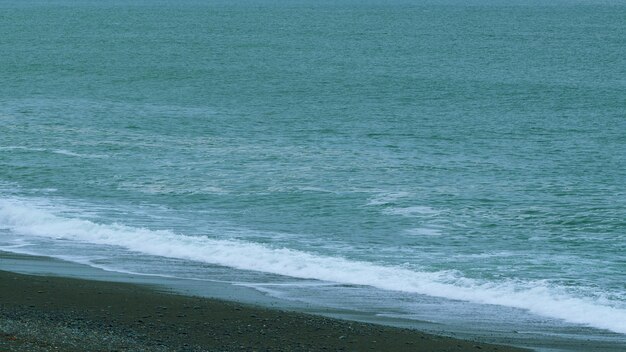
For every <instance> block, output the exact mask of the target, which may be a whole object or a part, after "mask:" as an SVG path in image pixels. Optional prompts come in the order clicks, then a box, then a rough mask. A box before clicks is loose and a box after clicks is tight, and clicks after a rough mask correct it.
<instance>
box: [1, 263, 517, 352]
mask: <svg viewBox="0 0 626 352" xmlns="http://www.w3.org/2000/svg"><path fill="white" fill-rule="evenodd" d="M9 351H22V352H31V351H33V352H39V351H68V352H72V351H138V352H140V351H158V352H160V351H185V352H195V351H429V352H431V351H498V352H513V351H523V350H522V349H518V348H514V347H508V346H497V345H489V344H484V343H478V342H474V341H465V340H457V339H453V338H448V337H440V336H434V335H429V334H424V333H421V332H419V331H416V330H410V329H400V328H394V327H388V326H381V325H375V324H367V323H359V322H353V321H345V320H339V319H331V318H326V317H320V316H314V315H308V314H302V313H296V312H285V311H280V310H275V309H267V308H261V307H255V306H248V305H242V304H238V303H233V302H226V301H220V300H213V299H207V298H199V297H189V296H181V295H176V294H171V293H164V292H159V291H157V290H154V289H152V288H149V287H143V286H138V285H131V284H121V283H110V282H99V281H87V280H77V279H67V278H58V277H45V276H29V275H20V274H15V273H9V272H3V271H0V352H9Z"/></svg>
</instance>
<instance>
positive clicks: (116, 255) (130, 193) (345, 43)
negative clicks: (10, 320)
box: [0, 0, 626, 346]
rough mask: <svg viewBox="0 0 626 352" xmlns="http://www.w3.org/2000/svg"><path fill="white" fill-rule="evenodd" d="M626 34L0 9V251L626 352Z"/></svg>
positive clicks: (216, 5)
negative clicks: (611, 345)
mask: <svg viewBox="0 0 626 352" xmlns="http://www.w3.org/2000/svg"><path fill="white" fill-rule="evenodd" d="M625 19H626V3H624V2H620V1H613V2H611V1H603V2H600V1H597V2H596V1H560V2H556V3H555V2H551V3H550V4H549V5H548V4H544V3H542V2H540V1H537V2H513V3H511V4H507V3H506V2H495V1H493V2H471V3H469V4H464V3H462V2H452V1H448V2H436V1H431V2H428V3H419V4H418V2H417V1H416V2H410V1H397V2H393V1H391V2H387V1H365V2H357V1H345V2H344V1H339V2H317V1H312V0H311V1H309V0H300V1H264V0H258V1H256V0H250V1H234V2H227V1H223V2H212V1H171V2H169V1H148V0H146V1H102V2H97V1H77V2H75V1H71V2H70V1H47V2H35V1H0V249H2V250H8V251H15V252H23V253H33V254H42V255H48V256H53V257H58V258H63V259H66V260H71V261H76V262H80V263H86V264H89V265H92V266H97V267H101V268H106V269H107V270H114V271H122V272H133V273H142V274H151V275H164V276H173V277H182V278H190V279H195V280H207V281H220V282H230V283H233V284H237V285H245V286H249V287H253V288H255V289H257V290H259V291H261V292H264V293H266V294H268V295H272V296H275V297H278V298H281V299H284V300H288V301H298V302H304V303H306V304H316V305H321V306H325V307H329V308H339V307H340V308H349V309H353V310H355V311H361V312H367V313H371V314H375V315H376V316H379V317H381V319H382V318H383V317H387V318H398V319H404V320H408V321H416V322H417V321H427V322H432V323H434V324H439V325H438V326H444V328H443V330H446V329H447V328H445V326H449V327H450V329H451V330H456V331H464V332H468V331H469V332H470V333H471V332H475V333H477V334H479V335H480V329H481V327H486V328H485V329H487V328H488V329H489V330H490V331H492V332H493V331H499V332H501V333H502V334H505V335H506V334H513V333H515V334H517V335H518V336H519V335H523V334H528V336H531V335H532V336H535V337H536V336H543V335H545V336H552V337H554V336H559V337H560V338H563V339H566V340H567V339H571V340H573V341H574V340H576V339H585V340H588V339H592V340H594V341H609V340H610V341H614V342H615V341H617V342H616V343H618V344H619V343H623V345H622V346H626V255H625V253H626V22H625ZM620 341H621V342H620Z"/></svg>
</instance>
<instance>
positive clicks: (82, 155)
mask: <svg viewBox="0 0 626 352" xmlns="http://www.w3.org/2000/svg"><path fill="white" fill-rule="evenodd" d="M0 150H9V151H10V150H24V151H28V152H49V153H54V154H61V155H66V156H73V157H78V158H96V159H101V158H107V157H108V156H107V155H101V154H80V153H75V152H72V151H69V150H66V149H46V148H31V147H24V146H5V147H0Z"/></svg>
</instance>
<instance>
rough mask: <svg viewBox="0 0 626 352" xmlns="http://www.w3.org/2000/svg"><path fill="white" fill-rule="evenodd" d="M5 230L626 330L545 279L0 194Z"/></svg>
mask: <svg viewBox="0 0 626 352" xmlns="http://www.w3.org/2000/svg"><path fill="white" fill-rule="evenodd" d="M0 228H3V229H5V230H10V231H12V232H14V233H18V234H22V235H28V236H39V237H46V238H53V239H62V240H71V241H79V242H86V243H92V244H98V245H113V246H119V247H122V248H125V249H128V250H131V251H136V252H141V253H145V254H149V255H155V256H163V257H169V258H179V259H185V260H192V261H198V262H204V263H210V264H215V265H222V266H227V267H232V268H236V269H241V270H253V271H260V272H266V273H272V274H278V275H284V276H291V277H296V278H304V279H316V280H322V281H330V282H337V283H343V284H352V285H366V286H372V287H376V288H380V289H384V290H393V291H402V292H411V293H418V294H424V295H429V296H436V297H443V298H448V299H455V300H463V301H469V302H474V303H481V304H495V305H502V306H508V307H515V308H520V309H525V310H528V311H530V312H532V313H535V314H539V315H543V316H548V317H553V318H559V319H563V320H565V321H568V322H571V323H577V324H583V325H587V326H593V327H596V328H603V329H607V330H611V331H614V332H617V333H624V334H626V309H624V308H623V307H617V306H611V305H607V304H600V303H598V302H595V301H594V300H593V299H590V298H584V297H575V296H573V295H572V294H568V293H567V292H566V291H565V290H564V289H563V288H559V287H553V286H550V285H549V284H547V283H545V282H541V281H536V282H501V283H495V282H479V281H477V280H473V279H469V278H464V277H462V276H460V275H458V274H456V273H453V272H449V271H440V272H424V271H417V270H411V269H408V268H404V267H398V266H387V265H380V264H376V263H371V262H365V261H354V260H348V259H345V258H340V257H331V256H322V255H317V254H313V253H308V252H304V251H299V250H294V249H289V248H273V247H270V246H267V245H262V244H258V243H252V242H245V241H238V240H221V239H212V238H208V237H202V236H188V235H181V234H176V233H174V232H171V231H167V230H150V229H145V228H138V227H131V226H126V225H121V224H98V223H95V222H92V221H89V220H84V219H76V218H68V217H64V216H59V215H55V214H54V213H53V212H52V211H50V210H47V209H44V208H41V207H36V206H33V205H32V204H29V203H28V202H24V201H22V200H14V199H8V200H0ZM0 236H1V233H0ZM615 304H623V302H621V303H620V302H615Z"/></svg>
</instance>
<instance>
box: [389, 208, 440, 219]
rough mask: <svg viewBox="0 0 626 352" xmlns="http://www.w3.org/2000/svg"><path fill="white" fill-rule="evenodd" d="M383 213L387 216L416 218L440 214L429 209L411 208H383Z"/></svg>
mask: <svg viewBox="0 0 626 352" xmlns="http://www.w3.org/2000/svg"><path fill="white" fill-rule="evenodd" d="M383 213H384V214H388V215H400V216H406V217H416V216H433V215H437V214H439V213H440V212H439V211H438V210H435V209H433V208H431V207H426V206H413V207H404V208H385V209H383Z"/></svg>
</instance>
